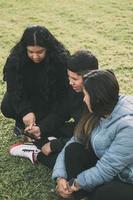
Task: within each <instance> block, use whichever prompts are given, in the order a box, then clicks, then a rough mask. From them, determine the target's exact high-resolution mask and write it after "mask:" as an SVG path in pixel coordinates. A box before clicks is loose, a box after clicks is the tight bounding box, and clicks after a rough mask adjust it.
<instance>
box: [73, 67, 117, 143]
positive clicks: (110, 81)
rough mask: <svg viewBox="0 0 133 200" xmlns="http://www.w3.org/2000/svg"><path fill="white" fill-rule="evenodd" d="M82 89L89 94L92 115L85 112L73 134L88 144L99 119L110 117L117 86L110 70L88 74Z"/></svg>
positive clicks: (115, 100)
mask: <svg viewBox="0 0 133 200" xmlns="http://www.w3.org/2000/svg"><path fill="white" fill-rule="evenodd" d="M84 88H85V90H86V91H87V93H88V94H89V97H90V105H91V109H92V111H93V113H89V111H88V112H86V113H85V115H84V116H83V118H82V119H81V121H80V122H79V124H78V126H77V128H76V130H75V134H76V136H77V137H78V139H79V140H80V141H81V142H82V143H84V144H86V145H87V144H88V139H89V138H90V134H91V132H92V130H93V129H94V128H95V127H96V126H97V125H98V124H99V120H100V118H101V117H105V118H106V117H107V116H108V115H110V114H111V113H112V111H113V109H114V107H115V106H116V104H117V102H118V98H119V84H118V81H117V79H116V77H115V75H114V73H113V72H112V71H110V70H94V71H91V72H89V73H88V74H87V75H86V77H85V81H84Z"/></svg>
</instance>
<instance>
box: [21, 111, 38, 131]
mask: <svg viewBox="0 0 133 200" xmlns="http://www.w3.org/2000/svg"><path fill="white" fill-rule="evenodd" d="M22 120H23V123H24V124H25V126H26V127H28V128H29V129H31V128H32V126H34V125H36V117H35V114H34V113H33V112H30V113H28V114H26V115H25V116H24V117H23V119H22Z"/></svg>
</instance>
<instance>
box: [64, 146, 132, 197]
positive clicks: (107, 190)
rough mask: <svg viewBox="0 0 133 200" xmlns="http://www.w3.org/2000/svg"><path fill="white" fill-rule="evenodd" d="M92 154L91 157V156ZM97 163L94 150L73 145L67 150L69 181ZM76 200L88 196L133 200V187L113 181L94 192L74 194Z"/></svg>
mask: <svg viewBox="0 0 133 200" xmlns="http://www.w3.org/2000/svg"><path fill="white" fill-rule="evenodd" d="M90 152H91V155H90ZM96 162H97V157H96V156H95V155H94V153H93V152H92V149H91V150H90V151H89V150H85V149H84V147H83V145H81V144H78V143H72V144H70V145H69V146H67V147H66V150H65V166H66V171H67V175H68V180H70V179H71V178H75V177H77V175H78V174H79V173H81V172H82V171H84V170H86V169H88V168H90V167H92V166H94V165H95V164H96ZM74 196H75V199H76V200H79V199H81V198H82V197H84V196H87V197H88V199H91V200H118V199H120V200H125V199H126V200H133V185H132V184H126V183H122V182H121V181H120V180H119V179H118V178H116V179H114V180H113V181H111V182H109V183H106V184H104V185H101V186H99V187H97V188H95V190H94V191H93V192H86V191H84V190H79V191H78V192H75V193H74Z"/></svg>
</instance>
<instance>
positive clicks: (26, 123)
mask: <svg viewBox="0 0 133 200" xmlns="http://www.w3.org/2000/svg"><path fill="white" fill-rule="evenodd" d="M68 57H69V52H68V50H66V49H65V47H64V46H63V45H62V44H61V43H60V42H59V41H58V40H57V39H56V38H55V37H54V36H53V35H52V34H51V33H50V32H49V31H48V29H46V28H45V27H43V26H39V25H34V26H30V27H27V28H26V29H25V31H24V33H23V35H22V38H21V39H20V41H19V42H18V43H17V44H16V45H15V46H14V47H13V48H12V50H11V52H10V55H9V57H8V58H7V61H6V64H5V66H4V81H6V83H7V91H6V93H5V95H4V98H3V101H2V104H1V111H2V113H3V115H4V116H5V117H7V118H13V119H14V120H15V129H14V130H15V133H16V134H19V133H20V132H21V130H24V129H25V128H26V130H30V129H32V128H33V126H35V125H37V124H39V123H41V120H43V131H45V133H47V131H49V128H50V131H52V130H55V129H56V128H57V127H58V126H60V124H61V123H63V120H64V119H62V118H60V117H59V118H58V115H57V114H58V110H59V107H60V105H61V104H62V101H63V102H64V99H65V96H66V95H67V91H68V78H67V70H66V68H67V59H68ZM40 126H41V125H40ZM44 126H45V128H44ZM46 135H48V134H46ZM36 138H37V139H39V138H40V133H38V134H37V132H36Z"/></svg>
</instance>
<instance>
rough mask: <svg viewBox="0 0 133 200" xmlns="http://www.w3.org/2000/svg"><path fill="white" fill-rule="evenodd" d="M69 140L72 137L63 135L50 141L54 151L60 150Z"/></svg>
mask: <svg viewBox="0 0 133 200" xmlns="http://www.w3.org/2000/svg"><path fill="white" fill-rule="evenodd" d="M69 140H70V138H63V137H62V138H59V139H55V140H52V141H50V147H51V150H52V152H60V151H61V150H62V149H63V147H64V146H65V144H66V143H67V142H68V141H69Z"/></svg>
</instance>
